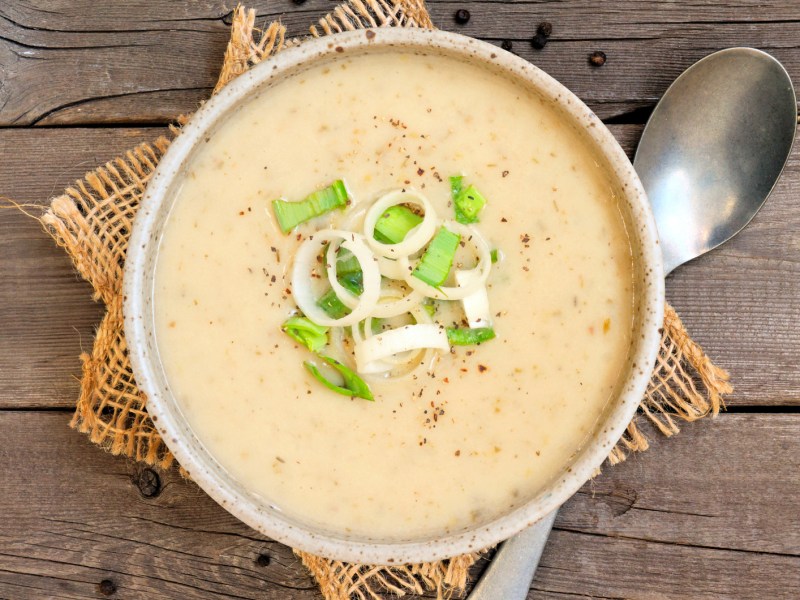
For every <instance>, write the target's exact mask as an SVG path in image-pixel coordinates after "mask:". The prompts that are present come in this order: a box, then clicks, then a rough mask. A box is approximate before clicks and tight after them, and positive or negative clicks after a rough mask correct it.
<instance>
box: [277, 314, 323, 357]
mask: <svg viewBox="0 0 800 600" xmlns="http://www.w3.org/2000/svg"><path fill="white" fill-rule="evenodd" d="M281 329H282V330H283V332H284V333H285V334H286V335H288V336H289V337H290V338H292V339H293V340H296V341H298V342H300V343H301V344H303V345H304V346H305V347H306V348H308V349H309V350H311V351H312V352H319V351H320V350H322V349H323V348H324V347H325V345H326V344H327V343H328V328H327V327H323V326H322V325H317V324H316V323H314V322H313V321H312V320H311V319H308V318H306V317H291V318H290V319H286V321H285V322H284V323H283V325H281Z"/></svg>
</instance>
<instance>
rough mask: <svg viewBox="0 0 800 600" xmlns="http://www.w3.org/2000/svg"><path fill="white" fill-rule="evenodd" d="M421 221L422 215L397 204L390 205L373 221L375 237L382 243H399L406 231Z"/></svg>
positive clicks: (406, 233)
mask: <svg viewBox="0 0 800 600" xmlns="http://www.w3.org/2000/svg"><path fill="white" fill-rule="evenodd" d="M420 223H422V217H420V216H419V215H418V214H417V213H415V212H414V211H412V210H411V209H409V208H407V207H405V206H403V205H401V204H398V205H395V206H390V207H389V208H387V209H386V211H385V212H384V213H383V214H382V215H381V216H380V217H379V218H378V222H377V223H375V234H376V235H375V239H376V240H378V241H379V242H381V243H383V244H399V243H400V242H402V241H403V240H404V239H405V237H406V235H408V232H409V231H411V230H412V229H414V227H416V226H417V225H419V224H420Z"/></svg>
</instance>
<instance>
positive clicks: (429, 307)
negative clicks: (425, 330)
mask: <svg viewBox="0 0 800 600" xmlns="http://www.w3.org/2000/svg"><path fill="white" fill-rule="evenodd" d="M422 308H424V309H425V312H426V313H428V314H429V315H430V316H431V317H432V316H433V315H435V314H436V301H435V300H434V299H433V298H428V297H425V299H424V300H423V301H422Z"/></svg>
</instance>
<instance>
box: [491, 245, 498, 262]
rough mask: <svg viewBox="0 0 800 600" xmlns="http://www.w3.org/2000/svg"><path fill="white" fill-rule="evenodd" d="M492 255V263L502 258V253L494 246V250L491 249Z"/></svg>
mask: <svg viewBox="0 0 800 600" xmlns="http://www.w3.org/2000/svg"><path fill="white" fill-rule="evenodd" d="M490 255H491V257H492V264H494V263H496V262H497V261H498V260H500V255H499V254H498V250H497V248H492V251H491V253H490Z"/></svg>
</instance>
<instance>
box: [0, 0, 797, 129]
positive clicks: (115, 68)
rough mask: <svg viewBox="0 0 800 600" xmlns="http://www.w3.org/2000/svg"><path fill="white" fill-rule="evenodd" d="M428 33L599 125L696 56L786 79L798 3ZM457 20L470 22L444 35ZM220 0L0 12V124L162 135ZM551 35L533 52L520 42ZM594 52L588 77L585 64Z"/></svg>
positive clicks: (492, 11)
mask: <svg viewBox="0 0 800 600" xmlns="http://www.w3.org/2000/svg"><path fill="white" fill-rule="evenodd" d="M248 4H249V5H252V6H253V7H255V8H257V9H258V10H259V18H261V19H263V20H264V21H267V20H271V19H275V18H281V19H282V20H283V22H284V23H285V24H286V25H287V26H288V27H289V29H290V32H291V33H293V34H302V33H304V32H305V31H306V28H307V26H308V25H309V23H310V22H312V21H313V20H315V19H317V18H318V17H319V16H321V15H322V14H324V13H325V12H326V11H329V10H330V9H331V8H332V7H333V6H334V5H335V3H334V2H333V1H331V0H309V1H308V2H306V3H305V4H303V5H302V6H297V5H295V4H294V3H292V2H290V1H289V0H280V1H279V2H271V1H270V2H267V1H266V0H258V1H256V2H252V3H248ZM429 5H430V10H431V13H432V15H433V17H434V21H435V22H436V23H437V24H438V25H439V26H440V27H442V28H444V29H449V30H453V31H458V32H460V33H464V34H467V35H472V36H477V37H481V38H483V39H486V40H489V41H493V42H495V43H499V42H500V41H501V40H504V39H510V40H513V41H514V42H515V45H514V51H515V52H516V53H518V54H519V55H520V56H522V57H523V58H525V59H527V60H531V61H532V62H534V63H535V64H537V65H539V66H540V67H542V68H543V69H544V70H545V71H547V72H549V73H550V74H552V75H553V76H555V77H556V78H557V79H559V80H560V81H562V82H563V83H564V84H565V85H567V86H568V87H569V88H570V89H572V90H573V91H574V92H575V93H577V94H578V96H580V97H581V98H582V99H584V100H585V101H586V102H588V103H589V104H590V106H591V107H592V108H593V109H594V110H596V111H597V112H598V114H600V115H601V116H602V117H613V116H618V115H620V114H624V113H628V112H630V111H632V110H634V109H636V108H639V107H643V106H652V105H653V104H654V102H655V101H656V99H657V98H658V97H659V96H660V95H661V94H662V93H663V91H664V90H665V89H666V87H667V86H668V85H669V84H670V82H671V81H672V80H673V79H674V78H675V77H676V76H677V75H679V74H680V73H681V71H683V70H684V69H685V68H686V67H688V66H689V65H690V64H692V63H693V62H694V61H696V60H698V59H699V58H701V57H702V56H704V55H706V54H708V53H710V52H712V51H713V50H717V49H720V48H725V47H729V46H736V45H751V46H755V47H758V48H762V49H764V50H767V51H769V52H771V53H773V54H774V55H775V56H776V57H777V58H779V59H780V60H781V61H783V62H784V64H785V65H786V67H787V69H788V70H789V73H790V74H791V75H792V76H793V77H794V78H795V79H797V78H798V76H800V50H798V48H799V47H800V44H799V43H798V41H797V40H798V39H799V38H800V5H798V4H797V3H795V2H792V1H791V0H772V1H771V2H755V1H753V0H734V1H729V2H725V3H724V4H720V3H717V2H704V1H696V2H681V3H671V2H658V1H656V0H639V1H637V2H633V3H627V4H626V8H625V10H617V9H616V8H614V7H613V6H612V5H608V4H603V3H598V2H595V1H593V0H580V1H575V2H569V3H544V4H542V3H538V2H530V1H527V0H523V1H518V2H517V1H513V0H507V1H499V2H497V1H482V2H476V1H466V2H453V1H442V0H433V1H431V2H430V3H429ZM458 8H467V9H469V10H470V12H471V14H472V19H471V20H470V21H469V23H468V24H467V25H465V26H461V25H458V24H456V23H455V21H454V20H453V13H454V12H455V10H456V9H458ZM229 19H230V6H229V5H228V4H227V3H225V2H223V1H222V0H203V1H201V2H191V3H174V2H167V1H166V0H159V1H158V2H151V1H149V0H137V1H135V2H129V3H126V4H125V7H124V8H122V7H121V6H113V5H98V4H97V3H95V2H91V1H90V0H80V1H76V2H67V1H66V0H60V1H58V2H53V3H50V5H48V7H47V8H46V9H43V8H41V7H40V6H39V5H38V3H34V2H30V1H28V0H16V1H13V2H8V3H4V5H3V6H2V7H0V81H2V85H1V86H0V125H2V124H16V125H26V124H31V123H40V124H66V123H72V124H76V123H82V124H89V123H97V122H107V123H134V122H138V123H143V122H150V123H163V122H165V121H166V120H168V119H170V118H171V117H173V116H175V115H177V114H178V113H181V112H190V111H192V110H194V109H195V108H196V106H197V104H198V102H199V101H200V100H202V99H203V98H204V97H205V96H206V95H207V94H208V91H209V89H210V87H211V86H213V84H214V81H215V77H216V72H217V69H218V68H219V65H220V64H221V60H222V53H223V51H224V48H225V43H226V40H227V36H228V31H227V22H228V21H229ZM543 20H548V21H550V22H551V23H552V24H553V27H554V29H553V36H552V38H551V40H550V42H549V44H548V45H547V47H546V48H545V49H544V50H541V51H538V50H535V49H533V47H532V46H531V44H530V41H529V40H530V38H531V37H532V35H533V34H534V33H535V29H536V25H537V24H538V23H539V22H540V21H543ZM598 49H601V50H604V51H605V52H606V53H607V55H608V57H609V61H608V63H607V64H606V65H605V66H604V67H602V68H601V69H596V68H592V67H590V66H589V64H588V62H587V55H588V54H589V53H590V52H592V51H594V50H598Z"/></svg>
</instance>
